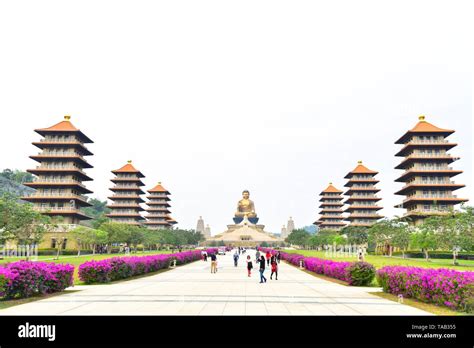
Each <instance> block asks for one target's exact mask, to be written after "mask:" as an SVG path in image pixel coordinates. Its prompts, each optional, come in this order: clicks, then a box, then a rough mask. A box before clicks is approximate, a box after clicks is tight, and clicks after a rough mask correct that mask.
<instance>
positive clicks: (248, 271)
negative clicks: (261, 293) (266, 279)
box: [247, 255, 253, 277]
mask: <svg viewBox="0 0 474 348" xmlns="http://www.w3.org/2000/svg"><path fill="white" fill-rule="evenodd" d="M252 268H253V264H252V258H251V257H250V255H247V274H248V276H249V277H250V276H251V275H252Z"/></svg>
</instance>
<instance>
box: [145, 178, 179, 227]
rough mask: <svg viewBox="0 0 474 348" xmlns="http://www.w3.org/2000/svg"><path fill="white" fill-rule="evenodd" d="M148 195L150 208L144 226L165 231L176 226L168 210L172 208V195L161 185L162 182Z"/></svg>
mask: <svg viewBox="0 0 474 348" xmlns="http://www.w3.org/2000/svg"><path fill="white" fill-rule="evenodd" d="M148 193H149V195H148V196H147V197H146V198H148V202H147V206H148V208H147V209H146V212H147V213H148V215H147V216H146V220H147V221H146V222H144V225H146V226H147V227H148V228H150V229H162V228H163V229H164V228H170V227H171V226H172V225H174V224H176V223H177V222H176V221H175V220H174V219H173V218H172V217H170V216H169V215H168V214H170V211H169V209H168V208H169V207H170V206H171V205H170V204H169V201H170V200H171V199H170V198H169V197H168V196H169V195H171V193H170V192H169V191H168V190H167V189H165V188H164V187H163V186H162V185H161V182H159V183H158V185H156V186H155V187H153V188H152V189H150V190H148Z"/></svg>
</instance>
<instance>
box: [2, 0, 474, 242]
mask: <svg viewBox="0 0 474 348" xmlns="http://www.w3.org/2000/svg"><path fill="white" fill-rule="evenodd" d="M390 4H391V5H388V4H387V2H382V1H275V0H272V1H256V0H252V1H223V0H218V1H166V2H164V1H157V0H153V1H118V0H113V1H96V0H94V1H85V0H83V1H74V2H72V1H65V0H60V1H44V0H43V1H3V2H0V53H1V54H0V115H1V118H2V122H1V127H2V132H1V136H0V149H1V159H0V168H18V169H22V170H25V169H27V168H32V167H34V166H36V162H34V161H33V160H31V159H29V158H28V156H30V155H33V154H35V153H37V152H38V149H37V148H35V147H34V146H33V145H31V142H32V141H36V140H38V139H39V138H40V136H39V135H38V134H36V133H34V132H33V129H35V128H43V127H49V126H51V125H53V124H55V123H57V122H59V121H61V120H62V118H63V115H66V114H70V115H71V116H72V119H71V121H72V123H73V124H74V125H75V126H76V127H78V128H80V129H81V130H82V131H83V132H84V133H85V134H86V135H87V136H89V137H90V138H91V139H92V140H93V141H94V144H91V145H90V146H89V149H90V150H91V151H92V152H93V153H94V156H92V157H90V158H89V161H90V163H91V164H92V165H93V166H94V168H93V169H89V170H87V172H88V173H89V175H90V176H91V177H92V178H93V179H94V181H93V182H88V183H86V185H87V186H88V187H89V188H90V189H92V190H93V191H94V193H93V194H92V195H91V196H92V197H98V198H100V199H102V200H103V199H105V198H106V197H107V196H108V195H110V193H111V192H110V191H108V188H109V187H111V185H112V183H111V182H110V179H111V178H112V173H111V172H110V171H111V170H113V169H117V168H119V167H121V166H122V165H124V164H125V163H126V161H127V160H129V159H131V160H133V164H134V165H135V166H136V168H138V169H139V170H141V171H142V172H143V173H144V175H145V176H146V178H145V180H144V182H145V184H146V189H150V188H151V187H152V186H154V185H155V184H156V183H157V182H158V181H162V183H163V185H164V186H165V187H166V188H167V189H168V190H169V191H171V193H172V196H171V198H172V201H171V204H172V208H171V210H172V216H173V217H174V218H175V219H176V220H177V221H178V222H179V224H178V227H181V228H195V227H196V221H197V219H198V217H199V216H200V215H202V216H203V218H204V220H205V223H206V224H210V226H211V231H212V234H216V233H219V232H222V231H223V230H224V229H225V226H226V225H227V224H230V223H232V217H233V214H234V212H235V209H236V204H237V201H238V200H239V199H240V198H241V192H242V190H244V189H248V190H249V191H250V195H251V197H250V198H251V199H252V200H254V202H255V206H256V211H257V213H258V215H259V217H260V222H261V223H262V224H265V225H266V230H268V231H271V232H277V233H279V232H280V229H281V226H282V224H283V223H286V221H287V220H288V217H289V216H293V218H294V220H295V223H296V226H304V225H309V224H311V223H313V222H314V221H315V220H316V219H317V217H318V211H319V209H318V205H319V204H318V199H319V197H318V195H319V193H320V192H321V190H322V189H324V188H325V187H326V186H327V185H328V183H329V182H330V181H332V182H333V183H334V184H335V186H336V187H338V188H343V184H344V183H345V180H344V179H343V177H344V176H345V175H346V173H347V172H349V171H350V170H352V169H353V168H354V167H355V166H356V165H357V161H358V160H362V161H363V162H364V164H365V165H366V166H367V167H368V168H370V169H373V170H377V171H379V172H380V174H379V175H378V179H379V180H380V184H379V185H378V186H379V188H380V189H381V192H380V194H379V195H380V197H382V201H381V204H382V205H383V207H384V209H383V210H382V211H381V214H383V215H386V216H392V215H394V214H402V213H403V210H399V209H395V208H393V206H394V205H395V204H398V203H400V202H401V201H402V200H403V197H401V196H395V195H394V192H395V191H397V190H398V189H399V188H401V186H403V184H401V183H395V182H394V179H395V178H397V177H398V176H399V175H400V173H401V172H402V171H400V170H395V169H394V167H395V166H396V165H397V164H398V163H399V162H400V161H401V158H397V157H394V154H395V153H396V152H397V151H398V149H399V148H400V145H395V144H394V142H395V141H396V140H397V139H398V138H399V137H400V136H401V135H402V134H404V133H405V132H406V131H407V130H408V129H410V128H412V127H413V126H414V125H415V124H416V123H417V122H418V115H420V114H424V115H426V119H427V121H429V122H432V123H433V124H435V125H436V126H439V127H442V128H450V129H454V130H456V133H454V134H453V135H452V136H451V137H450V139H451V140H452V141H454V142H457V143H458V144H459V145H458V146H457V147H456V148H454V149H453V150H451V153H452V154H453V155H456V156H460V157H461V160H459V161H457V162H454V163H453V167H454V168H455V169H461V170H463V171H464V173H463V174H462V175H459V176H456V177H455V178H454V179H455V180H456V182H459V183H463V184H465V185H466V188H464V189H462V190H459V191H456V192H455V193H456V194H457V195H458V196H461V197H467V198H469V199H470V200H471V204H472V200H473V199H474V195H473V192H474V191H473V188H472V187H473V182H472V181H473V180H472V176H473V168H472V167H473V166H472V164H473V158H472V157H473V149H472V148H473V142H472V133H473V124H472V68H471V63H472V60H473V58H474V57H473V54H472V48H471V47H470V46H472V42H473V40H472V36H470V35H469V33H470V32H472V31H473V30H474V28H472V24H470V22H472V20H471V18H470V15H471V14H472V13H473V11H472V10H473V9H472V8H470V2H469V1H456V2H447V1H445V2H438V1H412V0H411V1H396V2H391V3H390Z"/></svg>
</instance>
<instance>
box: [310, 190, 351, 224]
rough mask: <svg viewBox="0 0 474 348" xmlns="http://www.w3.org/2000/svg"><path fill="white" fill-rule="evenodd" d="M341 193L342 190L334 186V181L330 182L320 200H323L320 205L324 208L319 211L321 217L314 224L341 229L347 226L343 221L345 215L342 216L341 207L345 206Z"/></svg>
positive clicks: (322, 192)
mask: <svg viewBox="0 0 474 348" xmlns="http://www.w3.org/2000/svg"><path fill="white" fill-rule="evenodd" d="M341 194H342V191H341V190H339V189H337V188H336V187H334V186H333V184H332V183H329V185H328V186H327V187H326V188H325V189H324V190H323V191H321V193H320V194H319V195H320V196H321V198H320V199H319V201H320V202H322V204H321V205H320V206H319V207H320V208H322V209H321V210H320V212H319V214H320V217H319V219H318V220H317V221H315V222H314V223H313V224H315V225H318V226H319V227H320V228H333V229H340V228H341V227H344V226H345V223H344V222H343V221H342V220H343V219H344V217H343V216H342V209H341V207H342V206H343V203H342V202H341V201H342V199H343V198H342V196H341ZM333 214H335V215H333Z"/></svg>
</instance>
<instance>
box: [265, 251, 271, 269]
mask: <svg viewBox="0 0 474 348" xmlns="http://www.w3.org/2000/svg"><path fill="white" fill-rule="evenodd" d="M265 256H266V257H267V266H270V259H271V257H272V254H271V252H269V251H267V254H266V255H265Z"/></svg>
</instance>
